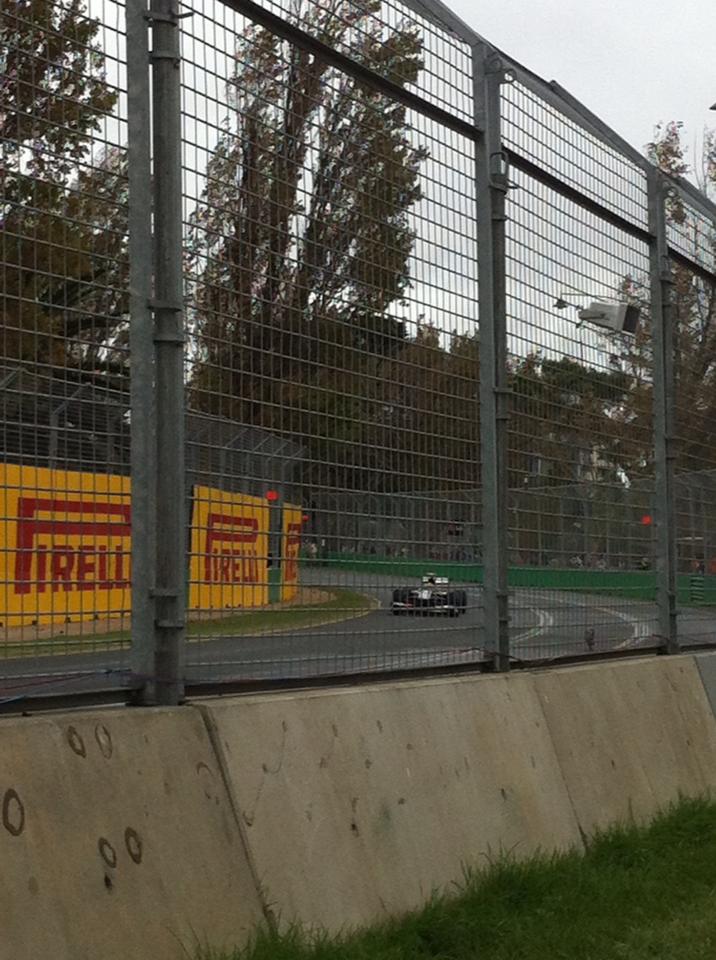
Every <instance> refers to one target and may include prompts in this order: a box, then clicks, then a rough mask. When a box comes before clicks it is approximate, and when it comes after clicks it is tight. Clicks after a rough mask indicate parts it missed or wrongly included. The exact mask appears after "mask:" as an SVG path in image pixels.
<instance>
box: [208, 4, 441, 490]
mask: <svg viewBox="0 0 716 960" xmlns="http://www.w3.org/2000/svg"><path fill="white" fill-rule="evenodd" d="M378 10H379V3H378V2H377V0H361V2H359V3H355V2H352V3H348V2H346V0H333V2H331V3H329V4H324V5H320V6H319V5H315V6H314V5H312V6H311V8H310V10H309V11H308V12H307V13H306V17H307V18H308V22H307V23H304V24H303V26H304V28H306V29H309V30H310V32H311V33H313V34H314V35H315V36H317V37H318V38H319V39H321V40H323V41H324V42H326V43H328V44H330V45H331V46H334V47H340V46H341V45H342V44H344V43H346V42H348V38H349V37H350V38H352V44H353V45H352V47H351V55H352V56H353V57H355V58H356V59H358V60H360V61H361V62H363V63H365V64H366V65H367V66H370V67H371V68H373V69H374V70H376V71H377V72H379V73H381V74H383V75H384V76H387V77H389V78H390V79H392V80H394V82H396V83H398V84H400V85H403V86H404V85H406V84H409V83H411V82H412V81H414V80H415V79H416V78H417V76H418V73H419V71H420V68H421V41H420V39H419V36H418V34H417V32H416V31H415V29H414V28H412V27H411V26H407V25H403V26H400V25H399V26H398V27H397V28H396V29H392V30H390V31H389V32H386V31H385V30H384V28H383V27H382V26H381V24H380V22H379V18H377V17H376V16H375V14H376V12H377V11H378ZM235 62H236V71H235V74H234V76H233V77H232V79H231V82H230V84H229V87H228V92H227V93H228V102H229V111H228V113H227V116H226V118H225V121H224V131H223V134H222V136H221V137H220V140H219V142H218V144H217V146H216V149H215V151H214V153H213V156H212V158H211V160H210V163H209V165H208V171H207V177H206V186H205V188H204V191H203V195H202V197H201V201H200V204H199V208H198V210H197V211H196V213H195V214H194V216H193V221H192V227H193V230H192V238H191V249H190V264H189V266H190V271H191V274H192V277H193V281H194V282H193V286H192V305H193V310H192V324H193V330H194V335H195V343H196V358H195V367H194V374H193V377H192V381H191V397H192V404H193V405H194V406H195V407H197V408H199V409H203V410H208V411H210V412H213V413H218V414H221V415H224V416H228V417H231V418H232V419H235V420H238V421H240V422H242V423H250V424H254V425H258V426H261V427H263V428H265V429H268V430H271V431H274V432H281V433H289V434H291V436H293V437H294V438H297V439H298V440H299V442H303V444H304V445H305V447H306V449H307V459H308V460H309V461H312V462H313V464H314V469H313V470H312V471H311V475H312V479H313V481H315V482H327V483H328V482H335V483H340V484H341V485H347V486H351V485H358V486H361V485H363V486H364V485H365V482H366V481H365V479H361V478H362V477H363V478H365V476H367V475H366V473H365V469H364V467H365V464H366V463H367V462H371V463H373V464H374V465H375V467H376V469H382V470H384V471H387V470H388V469H389V467H388V463H389V462H391V461H390V457H391V456H392V454H390V452H389V451H388V447H389V444H388V442H387V434H388V433H391V434H392V433H394V432H395V430H394V426H393V425H392V424H390V423H386V422H385V417H386V416H387V415H386V414H385V409H387V408H390V407H394V406H395V404H394V401H395V396H394V385H393V383H392V380H391V378H392V377H393V376H394V375H397V374H398V372H399V370H398V368H399V367H400V370H401V371H402V372H405V371H406V370H407V366H406V364H405V363H403V364H402V365H401V361H400V357H401V355H403V354H404V351H410V350H411V349H414V350H418V349H419V343H418V341H416V342H415V344H413V345H412V346H411V345H410V344H409V343H408V342H407V341H406V330H405V326H404V322H403V320H402V317H401V314H402V313H403V312H404V311H402V310H401V309H400V308H401V304H402V302H403V300H404V297H405V295H406V292H407V291H408V289H409V286H410V273H409V257H410V254H411V251H412V248H413V243H414V238H415V234H414V228H413V225H412V223H411V211H412V209H413V208H414V207H415V205H416V204H417V203H418V202H419V200H420V197H421V192H420V185H419V168H420V165H421V163H422V161H423V160H424V158H425V156H426V154H425V151H424V150H423V149H422V148H421V147H420V146H419V145H416V143H415V141H414V138H413V137H412V136H411V134H410V132H409V130H408V126H407V122H406V110H405V108H404V106H403V105H402V104H400V103H398V102H395V101H390V100H388V99H386V98H385V97H383V96H381V95H380V94H378V93H376V92H375V91H374V90H372V89H369V88H366V87H364V86H362V85H361V84H359V83H358V82H356V81H355V80H354V79H352V78H351V77H349V76H347V75H344V74H341V73H339V72H338V71H335V70H333V69H332V68H331V67H330V66H329V64H328V63H326V62H325V61H323V60H321V59H319V58H318V57H316V56H314V55H313V54H310V53H308V52H306V51H304V50H302V49H300V48H298V47H294V46H290V45H288V44H285V43H284V42H282V41H281V40H280V39H278V38H277V37H275V36H273V35H272V34H271V33H269V32H268V31H266V30H264V29H262V28H259V27H249V28H248V30H247V32H246V35H245V36H244V37H243V38H242V40H241V41H240V43H239V45H238V48H237V51H236V56H235ZM391 364H392V366H390V365H391ZM391 416H392V415H391ZM388 419H390V417H389V418H388ZM383 429H384V430H385V431H386V433H385V434H384V435H382V436H378V434H380V431H381V430H383ZM378 451H384V454H383V461H382V466H380V467H379V466H378V464H377V462H376V457H380V453H379V452H378ZM321 463H322V464H324V466H323V467H321V466H320V464H321ZM329 464H330V465H331V466H328V465H329Z"/></svg>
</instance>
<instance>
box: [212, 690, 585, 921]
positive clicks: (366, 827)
mask: <svg viewBox="0 0 716 960" xmlns="http://www.w3.org/2000/svg"><path fill="white" fill-rule="evenodd" d="M204 709H205V711H206V714H207V718H208V721H209V723H210V724H211V725H212V726H213V729H214V736H215V740H216V744H217V747H218V749H219V751H220V752H221V755H222V760H223V762H224V764H225V767H226V771H227V778H228V780H229V782H230V783H231V785H232V790H233V793H234V800H235V803H236V805H237V809H239V810H240V813H241V816H242V818H243V820H244V823H245V825H246V835H247V841H248V844H249V847H250V850H251V853H252V857H253V861H254V862H255V865H256V871H257V875H258V879H259V882H260V883H261V885H262V886H263V887H264V888H265V890H266V893H267V897H268V900H269V901H270V902H272V903H274V904H275V908H276V910H277V912H278V913H279V914H280V916H281V920H282V921H283V923H287V922H290V921H292V920H294V919H295V918H300V919H301V920H302V921H303V922H304V923H308V924H310V925H320V926H322V927H325V928H327V929H330V930H336V929H338V928H341V927H345V926H349V927H350V926H353V925H356V924H363V923H367V922H369V921H371V920H375V919H377V918H380V917H383V916H385V915H387V914H393V913H397V912H402V911H404V910H407V909H409V908H412V907H416V906H418V905H420V904H422V903H423V902H424V901H425V900H426V899H427V897H429V895H430V893H431V892H432V891H433V890H435V889H437V888H442V887H445V886H446V885H448V884H450V883H451V882H453V881H456V880H458V881H459V880H460V879H461V876H462V867H463V864H464V863H466V862H467V863H484V862H485V861H484V859H483V858H484V856H485V855H488V856H489V855H490V853H493V854H497V853H498V851H500V850H503V849H504V850H513V851H516V852H517V853H518V854H527V853H529V852H531V851H534V850H535V849H536V848H537V847H543V848H547V849H564V848H567V847H569V846H570V845H575V844H579V842H580V838H579V832H578V829H577V824H576V821H575V818H574V814H573V812H572V808H571V806H570V803H569V799H568V796H567V792H566V790H565V787H564V784H563V781H562V776H561V773H560V770H559V767H558V764H557V761H556V757H555V754H554V750H553V748H552V744H551V742H550V739H549V734H548V731H547V728H546V724H545V722H544V717H543V715H542V711H541V707H540V704H539V701H538V699H537V696H536V694H535V691H534V687H533V682H532V679H531V678H530V677H528V676H525V675H522V676H512V677H510V678H505V677H480V678H472V679H449V680H433V681H423V682H407V683H399V684H391V685H390V686H388V685H383V686H377V685H376V686H373V687H362V688H360V689H355V690H338V691H322V692H318V693H315V692H313V693H306V692H304V693H294V694H285V695H272V696H258V697H246V698H236V699H233V700H226V701H224V700H222V701H221V702H214V703H210V704H207V705H205V706H204Z"/></svg>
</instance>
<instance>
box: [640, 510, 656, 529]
mask: <svg viewBox="0 0 716 960" xmlns="http://www.w3.org/2000/svg"><path fill="white" fill-rule="evenodd" d="M652 522H653V521H652V518H651V514H649V513H645V514H644V516H643V517H642V518H641V525H642V527H650V526H651V524H652Z"/></svg>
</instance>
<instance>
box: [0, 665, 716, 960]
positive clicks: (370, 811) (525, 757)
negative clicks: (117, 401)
mask: <svg viewBox="0 0 716 960" xmlns="http://www.w3.org/2000/svg"><path fill="white" fill-rule="evenodd" d="M715 663H716V658H714V657H713V656H712V657H710V658H709V657H701V656H699V657H696V658H694V657H692V656H682V657H672V658H666V657H661V658H652V659H644V660H638V661H630V662H623V661H622V662H613V663H602V664H594V665H589V666H581V667H574V668H571V669H559V670H552V671H547V670H545V671H535V672H533V673H522V674H514V675H511V676H507V677H506V676H476V677H464V678H458V679H456V678H444V679H435V680H424V681H411V682H402V683H395V684H390V685H388V684H385V685H377V684H374V685H372V686H367V687H361V688H354V689H338V690H322V691H318V692H306V691H304V692H294V693H286V694H272V695H261V696H247V697H241V698H239V697H234V698H226V699H221V700H212V701H206V702H204V703H201V704H198V705H197V706H196V707H183V708H179V709H173V710H161V709H160V710H155V711H149V710H144V711H142V710H130V709H128V708H122V709H117V710H98V711H95V712H82V713H80V712H77V713H71V714H64V715H59V714H58V715H47V716H44V717H37V718H20V719H4V720H2V721H1V722H0V727H1V732H2V737H1V739H0V862H1V863H2V871H1V872H0V903H2V935H1V936H0V960H37V958H40V957H45V956H48V957H49V956H51V957H52V958H53V960H99V958H101V960H120V958H121V960H126V958H128V957H131V958H136V960H145V958H146V960H179V958H180V957H182V956H186V954H185V953H183V952H182V948H183V947H185V948H186V949H188V950H189V951H191V950H192V948H193V945H194V943H195V938H197V939H199V940H200V941H205V942H207V943H209V944H211V945H212V946H213V947H214V948H219V947H223V946H227V945H236V944H240V943H242V942H244V941H245V940H246V938H247V936H248V933H249V931H250V930H251V929H253V928H254V927H255V925H256V924H258V923H259V922H260V920H261V918H262V916H263V915H264V911H263V910H262V903H263V905H264V907H268V906H270V907H271V909H272V911H273V912H274V914H276V915H278V917H279V919H280V921H281V922H282V923H283V924H284V925H285V924H286V923H288V922H290V921H292V920H294V919H300V920H302V921H303V922H304V923H306V924H309V925H320V926H322V927H324V928H326V929H328V930H331V931H336V930H338V929H340V928H346V927H352V926H355V925H360V924H365V923H369V922H371V921H373V920H376V919H380V918H382V917H384V916H386V915H389V914H396V913H400V912H403V911H405V910H407V909H410V908H412V907H417V906H420V905H421V904H422V903H423V902H424V901H425V900H426V899H427V898H428V897H429V896H430V894H431V892H432V891H433V890H435V889H443V888H445V887H448V886H449V885H450V884H451V883H452V882H454V881H458V882H459V881H460V879H461V876H462V872H463V865H464V864H478V865H480V864H483V863H485V857H487V858H489V857H490V856H491V855H497V854H498V853H499V852H501V851H505V850H507V851H510V852H512V853H513V854H515V855H516V856H525V855H527V854H529V853H530V852H532V851H534V850H535V849H537V848H542V849H547V850H560V849H565V848H568V847H571V846H579V844H580V843H581V842H582V839H583V838H584V837H586V836H587V835H589V834H590V833H591V832H592V831H593V830H594V829H595V828H597V827H601V826H606V825H607V824H610V823H612V822H614V821H616V820H624V819H626V818H629V817H635V818H637V819H643V818H646V817H648V816H650V815H651V814H653V813H655V812H656V811H657V810H658V809H659V808H660V807H662V806H664V805H666V804H668V803H669V802H670V801H672V800H675V799H676V798H677V797H678V795H679V794H680V793H682V794H691V795H694V794H698V793H703V792H706V791H709V790H712V789H713V788H715V787H716V720H715V719H714V713H713V710H712V706H711V703H710V701H709V695H710V696H711V697H712V698H713V702H714V703H716V667H714V664H715ZM707 690H708V691H709V693H707ZM266 912H268V910H267V911H266Z"/></svg>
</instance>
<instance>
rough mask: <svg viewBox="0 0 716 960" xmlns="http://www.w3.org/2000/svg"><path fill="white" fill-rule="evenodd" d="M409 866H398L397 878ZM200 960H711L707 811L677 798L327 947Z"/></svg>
mask: <svg viewBox="0 0 716 960" xmlns="http://www.w3.org/2000/svg"><path fill="white" fill-rule="evenodd" d="M407 869H409V866H408V865H407V864H406V870H407ZM200 956H201V957H202V960H209V958H211V960H219V958H221V960H429V958H430V960H713V958H714V957H716V804H714V803H712V802H707V801H705V800H689V801H684V802H682V803H681V804H679V805H678V806H677V807H674V808H673V809H671V810H670V811H668V812H667V813H665V814H664V815H662V816H660V817H659V818H658V819H657V820H656V821H655V822H654V823H653V824H652V825H651V826H650V827H648V828H641V829H639V828H636V827H630V828H618V829H613V830H610V831H608V832H605V833H603V834H602V835H600V836H598V837H596V838H595V839H594V840H593V841H592V842H591V843H590V845H589V848H588V850H587V852H586V854H585V855H581V854H578V853H571V854H567V855H560V856H551V857H549V856H542V857H536V858H534V859H532V860H530V861H528V862H525V863H515V862H510V861H509V860H505V861H502V862H499V863H496V864H494V865H493V866H491V867H490V868H489V869H487V870H486V871H484V872H476V873H473V874H471V875H468V876H467V878H466V880H465V883H464V884H463V885H462V887H461V889H460V892H459V894H458V895H457V896H455V897H452V898H451V897H442V898H441V897H435V898H434V899H433V900H432V901H431V902H430V903H429V904H428V905H427V906H426V907H425V908H424V909H423V910H421V911H419V912H417V913H415V914H412V915H410V916H408V917H406V918H404V919H402V920H399V921H389V922H387V923H384V924H382V925H380V926H377V927H375V928H373V929H370V930H368V931H365V932H360V933H357V934H354V935H349V936H346V937H343V938H339V939H331V938H329V937H325V936H321V935H315V934H314V935H313V936H309V935H307V934H304V933H302V932H301V930H300V929H298V928H294V929H292V930H290V931H289V932H288V933H287V934H285V935H284V936H282V937H279V936H276V935H272V934H270V933H260V934H259V935H258V937H257V938H256V939H255V941H254V942H253V944H252V945H251V946H250V947H248V948H246V949H244V950H238V951H237V952H235V953H233V954H231V955H230V957H229V955H224V954H221V955H220V954H214V953H211V952H208V953H207V952H204V953H202V954H200Z"/></svg>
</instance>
